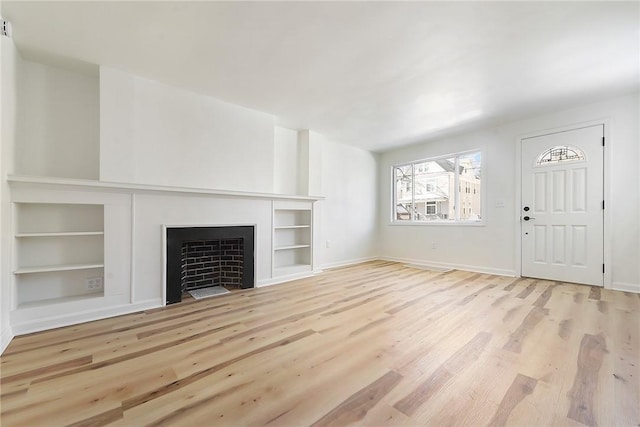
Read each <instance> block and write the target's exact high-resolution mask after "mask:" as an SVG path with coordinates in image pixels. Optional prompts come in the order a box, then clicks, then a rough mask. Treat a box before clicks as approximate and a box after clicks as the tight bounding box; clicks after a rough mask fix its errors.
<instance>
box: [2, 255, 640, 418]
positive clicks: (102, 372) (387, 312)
mask: <svg viewBox="0 0 640 427" xmlns="http://www.w3.org/2000/svg"><path fill="white" fill-rule="evenodd" d="M159 286H160V285H159ZM639 316H640V298H638V296H637V295H635V294H631V293H628V292H627V293H625V292H617V291H612V290H608V289H603V288H599V287H590V286H581V285H576V284H568V283H561V282H552V281H547V280H538V279H528V278H512V277H511V278H509V277H500V276H492V275H488V274H481V273H472V272H466V271H458V270H453V271H449V272H435V271H429V270H424V269H420V268H412V267H408V266H404V265H402V264H399V263H394V262H388V261H373V262H366V263H362V264H358V265H353V266H348V267H341V268H336V269H330V270H326V271H325V272H323V273H321V274H318V275H316V276H313V277H310V278H306V279H299V280H295V281H291V282H288V283H283V284H280V285H277V286H269V287H264V288H257V289H247V290H238V291H235V292H232V293H231V294H227V295H223V296H219V297H216V298H210V299H205V300H199V301H196V300H193V299H191V298H190V297H185V299H184V302H183V303H180V304H174V305H170V306H167V307H163V308H158V309H153V310H146V311H143V312H139V313H133V314H129V315H123V316H118V317H115V318H110V319H104V320H100V321H96V322H90V323H86V324H81V325H74V326H71V327H66V328H58V329H55V330H51V331H46V332H41V333H36V334H30V335H26V336H20V337H16V338H15V339H14V340H13V341H12V342H11V343H10V344H9V346H8V348H7V350H6V351H5V353H4V354H3V355H2V357H1V358H0V368H1V369H0V424H1V425H2V426H3V427H7V426H8V427H13V426H30V427H31V426H34V427H39V426H43V427H44V426H46V427H50V426H63V425H78V426H80V425H111V426H138V425H158V426H159V425H170V426H193V425H224V426H226V425H229V426H236V425H251V426H258V425H265V426H278V427H279V426H289V425H312V424H314V423H316V424H317V425H354V424H355V425H375V426H384V425H394V426H398V425H401V426H406V425H474V426H475V425H478V426H481V425H567V426H584V425H588V426H595V425H600V426H608V425H640V405H638V401H639V400H640V382H639V381H638V378H640V322H638V318H639ZM614 397H615V398H614Z"/></svg>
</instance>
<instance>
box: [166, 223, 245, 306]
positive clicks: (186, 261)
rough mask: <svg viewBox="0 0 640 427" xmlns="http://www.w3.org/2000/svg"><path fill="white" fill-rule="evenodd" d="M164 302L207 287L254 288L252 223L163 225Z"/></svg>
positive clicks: (178, 298)
mask: <svg viewBox="0 0 640 427" xmlns="http://www.w3.org/2000/svg"><path fill="white" fill-rule="evenodd" d="M166 230H167V236H166V237H167V279H166V295H167V298H166V303H167V304H173V303H176V302H180V301H182V294H183V293H184V292H186V291H188V290H193V289H200V288H203V287H209V286H224V287H226V288H241V289H246V288H253V287H254V226H216V227H167V229H166Z"/></svg>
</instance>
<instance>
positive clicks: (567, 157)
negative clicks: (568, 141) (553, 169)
mask: <svg viewBox="0 0 640 427" xmlns="http://www.w3.org/2000/svg"><path fill="white" fill-rule="evenodd" d="M581 160H584V153H583V152H582V150H580V149H579V148H577V147H571V146H569V145H558V146H555V147H551V148H549V149H548V150H547V151H545V152H543V153H542V154H540V155H539V156H538V159H537V160H536V165H552V164H556V163H563V162H579V161H581Z"/></svg>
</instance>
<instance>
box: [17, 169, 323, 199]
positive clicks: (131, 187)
mask: <svg viewBox="0 0 640 427" xmlns="http://www.w3.org/2000/svg"><path fill="white" fill-rule="evenodd" d="M7 181H8V182H9V184H11V185H20V184H32V185H46V186H57V187H75V188H85V189H88V190H89V189H96V190H121V191H127V192H132V193H148V192H152V193H158V192H160V193H181V194H205V195H207V194H208V195H211V196H225V197H241V198H249V199H269V200H304V201H317V200H324V197H322V196H296V195H288V194H272V193H252V192H249V191H231V190H216V189H208V188H190V187H171V186H164V185H149V184H129V183H121V182H107V181H95V180H88V179H71V178H53V177H42V176H26V175H9V176H8V177H7Z"/></svg>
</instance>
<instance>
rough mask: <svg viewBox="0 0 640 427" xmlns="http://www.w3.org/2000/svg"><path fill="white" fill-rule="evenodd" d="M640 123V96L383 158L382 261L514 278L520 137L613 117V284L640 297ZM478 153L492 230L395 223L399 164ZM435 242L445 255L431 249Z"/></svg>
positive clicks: (610, 201) (610, 142) (610, 169)
mask: <svg viewBox="0 0 640 427" xmlns="http://www.w3.org/2000/svg"><path fill="white" fill-rule="evenodd" d="M638 117H639V111H638V94H637V93H634V94H630V95H628V96H624V97H618V98H614V99H610V100H606V101H602V102H599V103H594V104H589V105H584V106H581V107H577V108H574V109H570V110H566V111H561V112H557V113H553V114H547V115H544V116H540V117H536V118H531V119H528V120H521V121H518V122H514V123H510V124H506V125H502V126H498V127H495V128H491V129H485V130H480V131H475V132H470V133H467V134H464V135H459V136H456V137H450V138H445V139H442V140H438V141H433V142H428V143H424V144H418V145H414V146H411V147H406V148H402V149H398V150H393V151H389V152H386V153H384V154H382V155H381V161H380V169H379V172H380V194H381V199H380V206H379V207H380V212H381V218H380V226H379V233H380V248H381V254H382V256H384V257H387V258H392V259H402V260H411V261H415V262H423V263H434V264H438V263H441V264H446V265H451V266H459V267H462V268H469V269H472V270H477V271H487V272H496V273H504V274H514V273H515V271H516V269H517V259H516V257H517V256H518V255H517V254H516V239H517V238H518V237H517V236H516V223H515V221H516V219H517V214H516V212H517V209H518V208H519V206H517V204H518V203H519V201H518V200H515V197H516V194H517V189H516V188H515V185H516V184H515V179H516V173H517V169H516V162H517V161H518V159H517V158H516V147H517V144H518V137H519V136H521V135H524V134H528V133H532V132H537V131H544V130H549V129H553V128H558V127H562V126H567V125H571V124H576V123H582V122H587V121H592V120H599V119H606V118H608V119H609V120H610V128H609V135H610V137H609V140H608V143H607V146H608V150H609V156H610V162H609V163H608V164H607V165H606V166H605V168H606V169H607V172H606V173H608V174H609V177H610V188H609V190H610V196H609V198H608V201H607V209H608V210H609V215H610V216H611V223H612V226H613V228H612V229H611V230H610V233H609V238H610V240H611V246H612V248H613V253H612V255H613V257H612V260H611V262H610V264H611V265H610V268H611V271H612V283H613V286H614V287H617V288H628V289H638V290H639V291H640V269H639V268H638V264H639V263H638V260H639V259H640V238H639V222H638V218H639V210H640V206H639V202H638V199H639V198H638V196H637V195H638V194H640V193H639V191H640V190H639V186H640V173H639V170H640V169H639V168H638V158H639V156H638V154H639V153H638V146H639V143H638V138H639V129H638ZM475 148H481V149H482V150H483V155H484V156H483V162H484V164H483V166H484V168H485V172H486V174H485V178H486V179H485V182H484V183H483V185H485V187H486V193H485V201H486V205H485V206H486V210H485V212H484V217H485V221H486V224H485V225H484V226H461V225H447V226H436V225H424V226H422V225H409V226H407V225H404V226H402V225H390V217H391V214H390V212H391V172H390V170H391V166H392V165H393V164H397V163H401V162H406V161H410V160H414V159H421V158H428V157H434V156H438V155H442V154H447V153H453V152H456V151H462V150H467V149H475ZM498 199H502V200H504V201H505V207H504V208H500V207H496V201H497V200H498ZM434 242H435V243H436V246H437V249H432V248H431V245H432V243H434Z"/></svg>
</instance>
